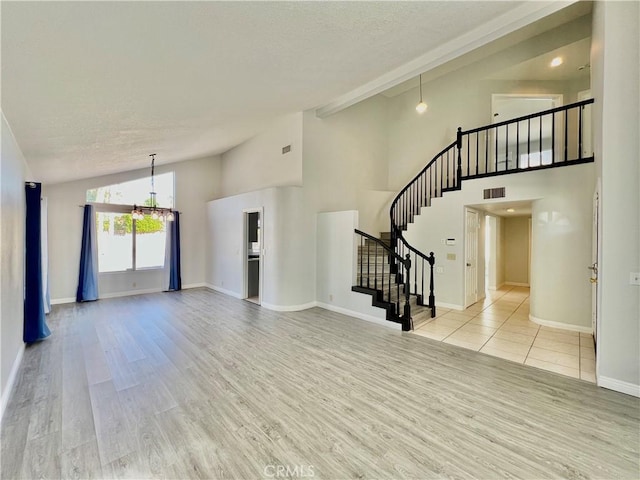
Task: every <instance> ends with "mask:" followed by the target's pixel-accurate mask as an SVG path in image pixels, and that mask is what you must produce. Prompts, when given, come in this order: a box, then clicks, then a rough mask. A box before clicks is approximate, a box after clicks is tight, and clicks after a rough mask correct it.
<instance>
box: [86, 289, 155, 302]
mask: <svg viewBox="0 0 640 480" xmlns="http://www.w3.org/2000/svg"><path fill="white" fill-rule="evenodd" d="M160 292H164V290H163V289H162V288H144V289H141V290H129V291H127V292H114V293H100V294H99V296H98V300H100V299H101V298H118V297H130V296H132V295H145V294H147V293H160Z"/></svg>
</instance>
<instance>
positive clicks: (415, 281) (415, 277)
mask: <svg viewBox="0 0 640 480" xmlns="http://www.w3.org/2000/svg"><path fill="white" fill-rule="evenodd" d="M413 258H414V259H415V262H416V265H417V264H418V254H417V253H414V254H413ZM413 293H415V294H416V295H417V294H418V269H417V268H414V269H413Z"/></svg>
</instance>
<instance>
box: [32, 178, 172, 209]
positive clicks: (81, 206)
mask: <svg viewBox="0 0 640 480" xmlns="http://www.w3.org/2000/svg"><path fill="white" fill-rule="evenodd" d="M26 183H29V182H26ZM78 206H79V207H80V208H84V207H85V206H84V205H78ZM171 211H172V212H173V213H179V214H180V215H182V212H181V211H180V210H171Z"/></svg>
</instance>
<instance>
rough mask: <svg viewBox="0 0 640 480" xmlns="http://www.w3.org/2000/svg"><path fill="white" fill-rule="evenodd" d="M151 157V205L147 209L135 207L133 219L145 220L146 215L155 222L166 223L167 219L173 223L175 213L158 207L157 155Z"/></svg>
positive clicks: (132, 213) (132, 212) (132, 211)
mask: <svg viewBox="0 0 640 480" xmlns="http://www.w3.org/2000/svg"><path fill="white" fill-rule="evenodd" d="M149 156H150V157H151V191H150V192H149V201H148V203H149V205H148V206H146V207H138V206H137V205H134V206H133V210H131V218H132V219H134V220H144V216H145V215H151V218H152V219H154V220H162V221H164V220H165V219H166V220H168V221H170V222H171V221H173V219H174V216H173V211H172V210H171V209H170V208H162V207H158V203H157V201H156V192H155V178H154V175H155V163H156V154H155V153H152V154H151V155H149Z"/></svg>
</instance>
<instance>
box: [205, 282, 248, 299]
mask: <svg viewBox="0 0 640 480" xmlns="http://www.w3.org/2000/svg"><path fill="white" fill-rule="evenodd" d="M204 286H205V287H207V288H208V289H209V290H213V291H215V292H219V293H224V294H225V295H229V296H230V297H234V298H240V299H242V295H240V294H239V293H237V292H232V291H231V290H227V289H226V288H222V287H218V286H216V285H211V284H210V283H205V284H204Z"/></svg>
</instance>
